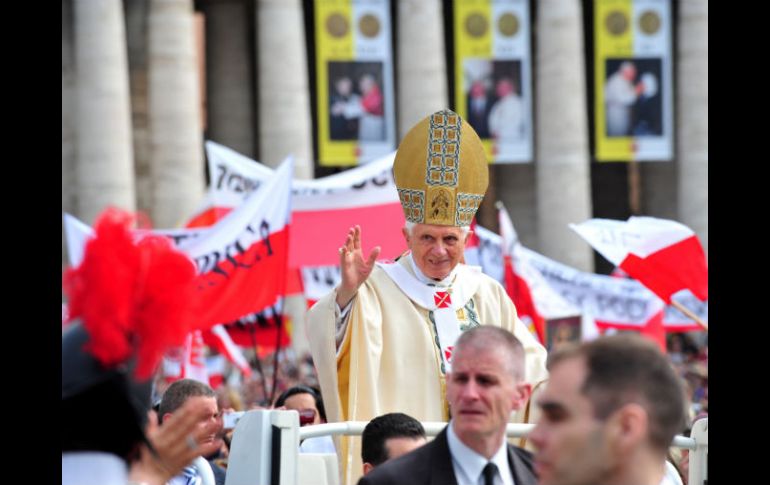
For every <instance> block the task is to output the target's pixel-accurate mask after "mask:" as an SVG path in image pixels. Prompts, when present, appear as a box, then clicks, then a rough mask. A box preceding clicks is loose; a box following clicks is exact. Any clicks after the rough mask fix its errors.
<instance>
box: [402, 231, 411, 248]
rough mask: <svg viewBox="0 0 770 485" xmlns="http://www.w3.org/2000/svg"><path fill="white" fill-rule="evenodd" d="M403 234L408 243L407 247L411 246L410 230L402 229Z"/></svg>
mask: <svg viewBox="0 0 770 485" xmlns="http://www.w3.org/2000/svg"><path fill="white" fill-rule="evenodd" d="M401 234H403V235H404V240H405V241H406V245H407V246H409V239H411V238H410V237H409V230H408V229H407V228H406V227H402V228H401Z"/></svg>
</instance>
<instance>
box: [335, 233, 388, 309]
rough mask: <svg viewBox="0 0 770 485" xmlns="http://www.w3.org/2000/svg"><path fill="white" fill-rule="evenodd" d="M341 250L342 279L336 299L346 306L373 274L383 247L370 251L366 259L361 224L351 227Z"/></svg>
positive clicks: (341, 305)
mask: <svg viewBox="0 0 770 485" xmlns="http://www.w3.org/2000/svg"><path fill="white" fill-rule="evenodd" d="M339 251H340V274H341V276H342V281H341V282H340V285H339V286H338V287H337V299H336V301H337V305H339V307H340V308H344V307H345V306H347V304H348V303H350V300H352V299H353V297H354V296H356V292H357V291H358V288H360V287H361V285H363V284H364V281H366V278H368V277H369V275H370V274H371V272H372V269H374V262H375V261H376V260H377V256H379V255H380V251H381V248H380V247H379V246H377V247H375V248H374V249H372V252H371V253H369V257H368V258H366V259H364V253H363V251H362V250H361V226H358V225H357V226H355V227H351V228H350V230H349V231H348V235H347V237H346V238H345V244H344V245H343V246H342V247H340V250H339Z"/></svg>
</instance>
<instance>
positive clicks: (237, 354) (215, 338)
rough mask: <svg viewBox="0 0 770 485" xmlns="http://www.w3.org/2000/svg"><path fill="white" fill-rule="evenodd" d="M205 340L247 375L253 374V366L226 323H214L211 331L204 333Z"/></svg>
mask: <svg viewBox="0 0 770 485" xmlns="http://www.w3.org/2000/svg"><path fill="white" fill-rule="evenodd" d="M203 341H204V342H205V343H206V345H208V346H209V347H212V348H215V349H217V351H218V352H219V353H220V354H222V355H224V356H225V357H227V360H229V361H230V362H232V363H233V364H235V366H236V367H238V369H239V370H240V371H241V373H242V374H243V375H244V376H245V377H249V376H250V375H251V366H250V365H249V361H248V360H246V357H244V356H243V352H241V349H240V347H239V346H238V345H236V344H235V342H233V339H232V338H231V337H230V334H229V333H227V330H226V329H225V326H224V325H221V324H218V325H214V326H213V327H212V328H211V330H210V331H206V332H204V333H203Z"/></svg>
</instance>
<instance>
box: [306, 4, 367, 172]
mask: <svg viewBox="0 0 770 485" xmlns="http://www.w3.org/2000/svg"><path fill="white" fill-rule="evenodd" d="M352 10H353V8H352V5H351V0H316V1H315V40H316V90H317V91H316V99H317V101H318V104H317V108H318V109H317V113H318V118H317V120H318V150H319V158H320V164H321V165H335V166H350V165H356V164H357V163H358V154H357V145H358V140H357V139H355V138H350V137H351V136H353V134H352V133H351V134H350V136H348V135H346V134H345V133H342V134H338V133H336V130H335V138H337V139H332V133H331V129H332V127H331V123H333V122H334V120H332V118H331V110H332V104H331V102H332V101H333V100H331V99H330V98H331V97H332V96H333V94H330V93H332V92H333V90H334V89H336V86H330V82H329V80H330V76H329V74H330V73H329V67H330V66H331V67H332V69H334V66H335V64H334V62H343V63H344V62H345V61H349V62H350V61H353V59H354V57H355V49H354V47H355V46H354V38H353V12H352ZM337 82H338V83H340V87H341V88H342V89H352V86H347V87H343V86H342V84H344V83H346V82H348V81H341V80H337ZM330 120H331V121H330ZM346 137H347V138H349V139H344V138H346Z"/></svg>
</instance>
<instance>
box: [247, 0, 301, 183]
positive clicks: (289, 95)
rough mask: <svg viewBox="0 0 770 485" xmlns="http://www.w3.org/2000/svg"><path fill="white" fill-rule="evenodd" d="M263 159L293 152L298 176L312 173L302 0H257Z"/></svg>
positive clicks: (274, 161)
mask: <svg viewBox="0 0 770 485" xmlns="http://www.w3.org/2000/svg"><path fill="white" fill-rule="evenodd" d="M256 8H257V11H256V16H257V51H258V52H257V60H258V64H257V83H258V87H257V91H258V93H259V100H258V102H257V106H258V111H259V123H258V125H259V127H258V131H259V161H261V162H263V163H265V164H267V165H270V166H273V167H275V166H278V165H279V164H280V163H281V161H283V159H284V157H286V155H289V154H290V153H293V154H294V161H295V163H294V176H295V177H297V178H303V179H310V178H313V144H312V138H311V136H312V134H311V127H310V87H309V85H308V69H307V65H308V61H307V49H306V48H305V23H304V17H303V11H302V2H301V1H300V0H257V2H256Z"/></svg>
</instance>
